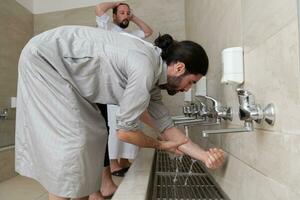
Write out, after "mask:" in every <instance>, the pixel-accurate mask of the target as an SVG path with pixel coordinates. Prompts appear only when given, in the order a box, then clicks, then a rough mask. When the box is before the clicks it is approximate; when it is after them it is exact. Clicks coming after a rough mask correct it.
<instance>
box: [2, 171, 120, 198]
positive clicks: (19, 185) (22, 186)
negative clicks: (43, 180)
mask: <svg viewBox="0 0 300 200" xmlns="http://www.w3.org/2000/svg"><path fill="white" fill-rule="evenodd" d="M113 180H114V182H115V183H116V184H117V185H119V184H120V182H121V181H122V178H119V177H114V176H113ZM0 200H48V194H47V191H46V190H45V189H44V188H43V187H42V186H41V185H40V184H39V183H38V182H36V181H34V180H32V179H29V178H26V177H23V176H16V177H13V178H11V179H9V180H7V181H4V182H1V183H0Z"/></svg>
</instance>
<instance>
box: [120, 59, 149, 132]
mask: <svg viewBox="0 0 300 200" xmlns="http://www.w3.org/2000/svg"><path fill="white" fill-rule="evenodd" d="M129 65H131V64H129ZM133 65H134V66H131V67H130V69H129V70H128V71H127V73H128V79H127V84H126V88H125V90H124V93H123V95H122V97H121V99H120V101H119V106H120V109H119V112H117V113H116V120H117V122H116V123H117V129H123V130H125V131H135V130H139V129H140V121H139V118H140V115H141V114H142V113H143V112H144V111H145V110H146V109H147V107H148V105H149V101H150V97H151V96H150V91H151V88H152V87H153V85H154V84H153V82H154V71H153V69H152V64H151V63H150V61H149V60H148V59H138V60H136V61H135V63H134V64H133Z"/></svg>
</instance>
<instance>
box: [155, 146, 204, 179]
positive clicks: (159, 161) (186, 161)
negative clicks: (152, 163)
mask: <svg viewBox="0 0 300 200" xmlns="http://www.w3.org/2000/svg"><path fill="white" fill-rule="evenodd" d="M156 154H157V156H156V170H155V171H156V172H175V171H176V162H177V165H178V169H179V171H180V172H183V173H188V172H189V170H190V166H191V164H192V160H191V158H190V157H189V156H186V155H184V156H183V157H182V160H181V162H180V161H179V159H177V161H176V160H175V158H174V159H171V158H170V156H169V154H168V153H166V152H164V151H157V152H156ZM192 173H201V174H202V173H205V169H204V167H203V166H201V165H200V163H199V162H195V163H194V164H193V166H192Z"/></svg>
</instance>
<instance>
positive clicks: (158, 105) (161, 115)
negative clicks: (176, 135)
mask: <svg viewBox="0 0 300 200" xmlns="http://www.w3.org/2000/svg"><path fill="white" fill-rule="evenodd" d="M148 112H149V114H150V115H151V117H152V118H153V119H154V120H155V124H156V127H157V128H158V129H159V130H160V132H163V131H164V130H165V129H166V128H171V127H173V126H174V123H173V121H172V118H171V116H170V114H169V111H168V109H167V108H166V106H165V105H164V104H163V103H162V95H161V91H160V89H159V88H158V87H155V88H154V89H152V91H151V98H150V102H149V106H148Z"/></svg>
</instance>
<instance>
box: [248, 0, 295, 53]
mask: <svg viewBox="0 0 300 200" xmlns="http://www.w3.org/2000/svg"><path fill="white" fill-rule="evenodd" d="M242 8H243V12H242V13H243V29H244V31H243V40H244V46H245V50H246V51H249V50H251V49H253V48H256V46H258V45H259V44H260V43H262V42H264V41H265V40H266V39H268V38H269V37H271V36H272V35H274V34H276V33H277V32H278V31H280V29H282V27H284V26H285V25H287V24H289V23H290V21H291V20H294V19H295V18H296V16H297V1H294V0H292V1H291V0H272V1H260V0H242Z"/></svg>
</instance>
